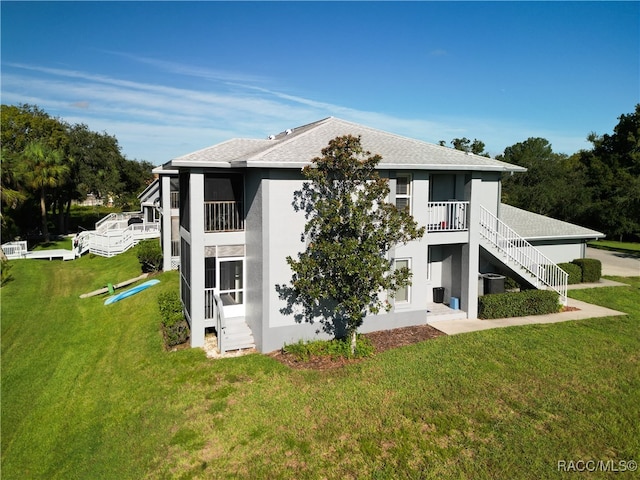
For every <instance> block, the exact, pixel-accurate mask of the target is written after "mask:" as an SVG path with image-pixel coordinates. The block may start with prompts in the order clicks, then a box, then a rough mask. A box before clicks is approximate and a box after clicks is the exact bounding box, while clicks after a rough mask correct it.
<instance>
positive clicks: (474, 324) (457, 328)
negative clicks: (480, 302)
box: [430, 278, 626, 335]
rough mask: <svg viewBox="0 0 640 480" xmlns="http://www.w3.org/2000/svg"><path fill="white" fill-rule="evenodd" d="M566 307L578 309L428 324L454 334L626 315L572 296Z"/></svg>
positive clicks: (587, 285)
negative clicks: (545, 313)
mask: <svg viewBox="0 0 640 480" xmlns="http://www.w3.org/2000/svg"><path fill="white" fill-rule="evenodd" d="M623 285H626V284H625V283H618V282H614V281H612V280H607V279H604V278H603V279H601V280H600V282H598V283H581V284H579V285H569V288H570V289H579V288H598V287H617V286H623ZM567 306H568V307H574V308H577V309H578V310H574V311H568V312H561V313H552V314H549V315H532V316H529V317H514V318H498V319H494V320H479V319H459V320H450V321H449V320H445V321H440V322H437V323H433V324H430V325H431V326H432V327H434V328H437V329H438V330H440V331H441V332H444V333H446V334H447V335H455V334H456V333H467V332H475V331H478V330H488V329H490V328H499V327H512V326H516V325H532V324H538V323H558V322H567V321H569V320H584V319H587V318H598V317H613V316H618V315H626V313H624V312H618V311H617V310H611V309H610V308H605V307H600V306H597V305H591V304H590V303H586V302H581V301H580V300H575V299H573V298H569V299H568V305H567Z"/></svg>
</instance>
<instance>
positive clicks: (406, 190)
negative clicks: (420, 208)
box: [396, 174, 411, 212]
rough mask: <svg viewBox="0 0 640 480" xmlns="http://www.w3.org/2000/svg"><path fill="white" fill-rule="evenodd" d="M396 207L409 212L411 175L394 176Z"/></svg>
mask: <svg viewBox="0 0 640 480" xmlns="http://www.w3.org/2000/svg"><path fill="white" fill-rule="evenodd" d="M396 208H397V209H398V210H407V211H409V212H411V175H409V174H402V175H398V176H397V177H396Z"/></svg>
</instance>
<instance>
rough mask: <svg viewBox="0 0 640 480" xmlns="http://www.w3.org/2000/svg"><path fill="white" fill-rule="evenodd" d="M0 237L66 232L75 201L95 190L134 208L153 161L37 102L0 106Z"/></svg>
mask: <svg viewBox="0 0 640 480" xmlns="http://www.w3.org/2000/svg"><path fill="white" fill-rule="evenodd" d="M0 118H1V129H0V141H1V142H2V143H1V145H2V152H1V156H0V161H1V165H0V169H1V170H0V171H1V175H0V177H1V181H2V184H1V188H2V190H1V192H2V195H1V201H2V240H3V241H6V240H9V239H12V238H15V237H17V236H21V237H25V236H27V235H28V234H30V233H33V232H37V233H38V234H41V235H42V236H43V237H44V239H45V241H48V240H49V232H50V228H53V230H54V231H56V232H57V233H67V232H68V230H69V216H70V208H71V202H72V201H73V200H82V199H85V198H86V196H87V194H89V193H93V194H94V195H96V196H97V197H98V198H103V199H104V198H107V197H109V198H113V200H114V203H115V206H117V207H120V208H123V209H129V208H135V207H136V205H135V202H136V195H137V194H138V193H140V192H141V191H142V190H143V189H144V188H145V187H146V186H147V185H148V184H149V183H150V182H151V181H152V180H153V175H152V173H151V170H152V168H153V165H152V164H151V163H150V162H147V161H136V160H129V159H127V158H126V157H125V156H124V155H122V153H121V151H120V146H119V145H118V141H117V139H116V138H115V137H114V136H112V135H109V134H107V133H105V132H103V133H98V132H93V131H91V130H89V128H88V126H87V125H84V124H74V125H71V124H69V123H67V122H65V121H64V120H61V119H59V118H55V117H52V116H50V115H49V114H48V113H46V112H45V111H44V110H42V109H40V108H39V107H37V106H34V105H26V104H25V105H17V106H14V105H2V106H1V116H0Z"/></svg>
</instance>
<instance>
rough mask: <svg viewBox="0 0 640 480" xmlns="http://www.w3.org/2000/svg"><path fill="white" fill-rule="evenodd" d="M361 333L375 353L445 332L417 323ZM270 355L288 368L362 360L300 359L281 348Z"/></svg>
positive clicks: (326, 366)
mask: <svg viewBox="0 0 640 480" xmlns="http://www.w3.org/2000/svg"><path fill="white" fill-rule="evenodd" d="M363 335H364V336H365V337H367V338H368V339H369V340H370V341H371V343H372V344H373V346H374V349H375V353H380V352H384V351H385V350H390V349H392V348H397V347H403V346H405V345H412V344H414V343H418V342H423V341H425V340H430V339H432V338H437V337H440V336H442V335H446V334H445V333H443V332H441V331H440V330H437V329H435V328H433V327H432V326H431V325H418V326H415V327H404V328H395V329H393V330H382V331H378V332H371V333H365V334H363ZM270 356H271V357H272V358H274V359H275V360H278V361H279V362H280V363H282V364H284V365H286V366H288V367H290V368H298V369H309V370H329V369H333V368H339V367H343V366H345V365H350V364H352V363H357V362H360V361H362V359H361V358H356V359H349V358H343V357H337V358H331V357H329V356H314V357H311V358H310V359H309V360H307V361H301V360H298V359H297V358H296V357H295V356H294V355H291V354H288V353H284V352H283V351H282V350H277V351H275V352H273V353H271V354H270Z"/></svg>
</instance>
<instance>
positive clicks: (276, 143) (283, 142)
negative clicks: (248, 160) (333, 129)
mask: <svg viewBox="0 0 640 480" xmlns="http://www.w3.org/2000/svg"><path fill="white" fill-rule="evenodd" d="M332 118H334V117H326V118H323V119H322V120H318V121H316V122H311V123H308V124H306V125H302V126H299V127H294V128H293V129H291V134H292V133H294V132H295V131H296V130H301V129H303V128H306V127H310V126H312V125H313V128H308V129H307V130H305V131H303V132H300V133H299V134H297V135H291V134H289V135H287V136H285V137H284V138H283V139H281V140H275V139H274V140H271V141H273V142H274V145H273V146H271V147H269V148H267V149H265V150H262V151H261V152H259V153H258V154H257V157H258V158H259V157H263V156H265V155H267V154H269V153H271V152H273V151H274V150H277V149H278V148H281V147H283V146H285V145H287V144H289V143H291V142H292V141H294V140H297V139H299V138H300V137H304V136H306V135H308V134H309V132H313V131H314V130H315V129H316V128H318V127H319V126H321V125H323V124H325V123H326V122H327V120H330V119H332ZM285 132H286V130H285V131H284V132H281V133H285ZM278 135H280V134H278Z"/></svg>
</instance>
